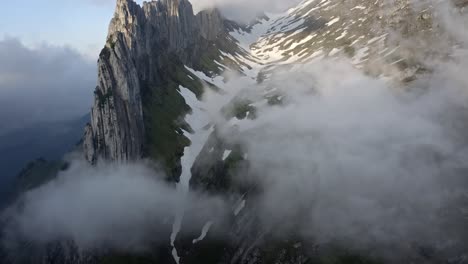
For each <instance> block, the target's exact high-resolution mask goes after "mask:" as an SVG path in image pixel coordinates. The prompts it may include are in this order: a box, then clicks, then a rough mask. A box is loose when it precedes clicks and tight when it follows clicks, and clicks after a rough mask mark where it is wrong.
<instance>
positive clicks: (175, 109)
mask: <svg viewBox="0 0 468 264" xmlns="http://www.w3.org/2000/svg"><path fill="white" fill-rule="evenodd" d="M164 65H165V67H164V68H163V69H159V70H158V72H157V73H156V74H158V75H159V76H160V78H158V79H159V80H161V81H160V83H157V84H146V88H145V89H144V90H143V112H144V121H145V127H146V135H147V142H148V143H147V144H146V146H145V147H146V149H145V153H146V155H147V156H149V157H150V158H152V159H154V160H157V161H159V162H161V165H162V166H163V168H164V169H165V172H166V174H167V175H168V177H169V178H171V179H175V180H178V177H179V175H180V172H181V167H180V158H181V157H182V155H183V152H184V148H185V147H186V146H189V145H190V141H189V139H188V138H187V137H185V136H184V135H183V130H186V131H191V128H190V126H189V125H188V124H187V123H186V122H185V121H184V117H185V115H186V114H187V113H189V112H190V111H191V109H190V107H189V106H188V105H187V104H186V102H185V100H184V98H183V97H182V96H181V95H180V93H179V86H180V85H181V86H183V87H185V88H187V89H190V90H191V91H192V92H193V93H194V94H195V95H196V96H197V97H198V98H201V96H202V93H203V84H202V83H201V82H200V81H199V80H198V79H197V78H196V77H195V76H193V75H192V74H191V73H190V72H189V71H188V70H187V69H185V67H184V66H183V64H182V63H181V62H179V61H178V60H177V59H175V58H166V60H165V62H164ZM189 76H192V78H193V79H192V78H190V77H189Z"/></svg>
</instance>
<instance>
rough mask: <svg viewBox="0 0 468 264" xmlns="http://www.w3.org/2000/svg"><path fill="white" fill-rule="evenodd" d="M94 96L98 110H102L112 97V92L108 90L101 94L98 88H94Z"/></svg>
mask: <svg viewBox="0 0 468 264" xmlns="http://www.w3.org/2000/svg"><path fill="white" fill-rule="evenodd" d="M94 95H96V99H97V100H98V104H99V108H101V109H102V108H104V106H105V105H106V103H107V102H108V101H109V99H110V98H111V97H112V95H113V94H112V90H110V89H109V90H108V91H107V92H106V93H105V94H103V93H102V92H101V90H100V89H99V87H96V90H95V91H94Z"/></svg>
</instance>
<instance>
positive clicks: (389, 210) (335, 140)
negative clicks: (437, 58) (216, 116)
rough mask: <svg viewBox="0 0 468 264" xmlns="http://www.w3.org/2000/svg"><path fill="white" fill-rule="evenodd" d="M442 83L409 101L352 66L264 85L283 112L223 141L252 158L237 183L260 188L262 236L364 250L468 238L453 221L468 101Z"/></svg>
mask: <svg viewBox="0 0 468 264" xmlns="http://www.w3.org/2000/svg"><path fill="white" fill-rule="evenodd" d="M442 68H443V69H444V70H443V71H442V72H440V74H445V73H444V71H445V70H446V69H447V67H442ZM440 80H445V81H447V80H448V79H445V78H442V77H441V79H438V78H437V79H430V80H426V81H421V82H418V83H415V84H414V85H415V86H417V88H416V87H414V88H413V89H416V90H415V92H408V91H405V90H402V89H399V88H397V87H395V86H394V83H393V82H392V81H390V80H387V79H373V78H371V77H368V76H365V75H364V74H362V73H361V72H360V71H359V70H356V69H354V68H353V67H352V66H351V65H350V63H349V62H347V61H346V60H334V61H318V62H313V63H310V64H308V65H304V66H303V68H302V69H300V70H296V71H294V72H283V73H277V75H276V77H274V78H273V79H272V80H271V83H267V84H265V86H266V87H268V86H269V88H271V87H275V88H276V89H277V90H276V91H275V93H277V94H279V95H281V96H283V105H282V106H269V105H268V104H263V105H260V106H259V107H258V110H257V115H258V117H257V119H256V120H252V121H251V120H246V121H238V122H237V125H236V126H237V127H238V129H239V131H240V132H239V134H238V135H237V137H234V138H233V136H232V131H231V130H229V129H226V131H229V133H226V137H225V140H226V141H228V142H233V141H234V142H235V143H241V144H242V145H243V146H244V148H245V151H246V154H247V155H248V160H249V164H250V169H249V171H248V172H247V173H245V174H244V175H239V176H238V179H237V180H239V181H247V182H250V183H254V184H258V185H259V186H260V189H261V190H262V191H261V193H260V194H259V195H258V196H254V197H253V198H252V199H251V200H250V203H254V204H256V206H257V208H258V213H259V215H260V216H261V218H262V219H263V225H265V227H266V228H267V229H269V228H272V229H274V230H276V231H277V232H278V233H279V234H281V233H282V232H285V233H287V232H290V231H291V229H292V230H295V231H296V232H297V230H298V229H299V230H301V231H302V232H301V234H302V235H303V236H305V237H309V238H313V240H314V241H316V242H320V243H328V242H332V241H336V240H338V241H346V243H347V244H349V245H353V246H358V245H359V246H363V247H368V246H371V245H372V246H375V245H376V244H379V243H383V244H386V243H389V244H391V245H392V246H398V245H402V247H405V246H406V244H405V243H404V242H408V243H410V242H415V243H426V242H428V241H430V243H432V242H435V241H438V242H440V243H443V242H442V241H444V242H445V241H448V240H452V239H455V238H454V237H452V235H454V236H458V235H460V236H465V237H458V238H466V234H462V233H457V232H460V231H461V230H464V228H466V222H464V221H463V220H462V219H463V216H462V215H461V214H458V215H457V217H458V218H457V219H450V217H449V216H448V213H447V212H448V211H451V210H454V211H457V210H459V209H460V208H458V209H456V208H457V206H461V205H457V204H456V203H455V202H454V201H456V200H457V198H460V197H463V193H464V192H466V189H467V188H466V183H467V182H468V180H467V179H466V177H465V174H464V173H465V172H466V171H467V170H466V169H467V168H468V163H467V162H466V160H467V159H468V149H467V148H466V147H467V140H466V136H465V135H466V133H467V132H468V130H467V129H466V128H467V126H466V125H465V124H464V123H466V120H468V111H467V109H466V107H464V106H465V105H466V103H467V102H468V101H467V100H468V94H467V92H468V91H466V90H465V89H466V86H458V84H457V82H456V81H451V82H450V83H445V82H442V81H440ZM430 84H437V85H436V86H427V85H430ZM438 84H441V85H443V86H439V85H438ZM270 85H271V86H270ZM263 88H265V87H262V88H261V89H259V94H261V92H262V91H263ZM459 88H462V89H463V90H461V89H459ZM253 89H255V88H253ZM249 94H250V95H251V94H252V92H250V93H249ZM247 98H250V99H252V100H254V99H258V97H256V96H249V97H247ZM220 125H221V126H222V125H223V124H220ZM225 125H229V126H230V123H227V124H225ZM248 202H249V201H248ZM443 210H445V212H446V213H441V212H442V211H443ZM452 216H453V215H452ZM284 219H288V221H284ZM452 231H453V233H452ZM442 238H444V239H446V240H443V239H442Z"/></svg>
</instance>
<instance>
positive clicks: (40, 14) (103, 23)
mask: <svg viewBox="0 0 468 264" xmlns="http://www.w3.org/2000/svg"><path fill="white" fill-rule="evenodd" d="M114 5H115V1H112V0H75V1H73V0H47V1H39V0H22V1H4V3H2V8H0V38H1V39H3V38H5V37H13V38H17V39H19V40H21V41H22V42H23V43H24V44H26V45H27V46H37V45H40V44H43V43H44V42H46V43H48V44H52V45H59V46H62V45H68V46H71V47H73V48H76V49H78V50H79V51H80V52H81V53H84V54H85V55H87V57H96V58H97V55H98V53H99V50H100V48H102V47H103V45H104V42H105V38H106V34H107V27H108V24H109V21H110V19H111V18H112V15H113V12H114Z"/></svg>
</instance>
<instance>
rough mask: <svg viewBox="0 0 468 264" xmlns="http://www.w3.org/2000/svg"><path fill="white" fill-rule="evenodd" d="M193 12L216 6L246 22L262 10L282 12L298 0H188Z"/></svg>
mask: <svg viewBox="0 0 468 264" xmlns="http://www.w3.org/2000/svg"><path fill="white" fill-rule="evenodd" d="M190 2H191V3H192V5H193V7H194V11H195V12H199V11H200V10H203V9H207V8H214V7H217V8H219V9H220V10H221V12H222V13H223V14H224V15H225V16H226V17H228V18H230V19H233V20H236V21H240V22H244V23H248V22H250V21H251V20H252V19H254V18H255V16H256V15H258V14H260V13H263V12H284V11H286V10H287V9H288V8H290V7H293V6H295V5H296V4H298V3H299V2H301V1H300V0H292V1H281V0H258V1H248V0H238V1H233V0H190Z"/></svg>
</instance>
